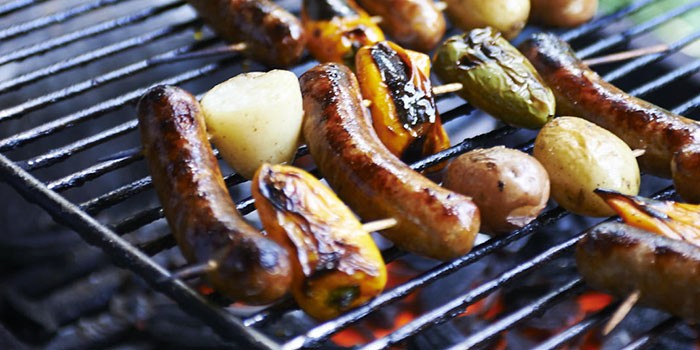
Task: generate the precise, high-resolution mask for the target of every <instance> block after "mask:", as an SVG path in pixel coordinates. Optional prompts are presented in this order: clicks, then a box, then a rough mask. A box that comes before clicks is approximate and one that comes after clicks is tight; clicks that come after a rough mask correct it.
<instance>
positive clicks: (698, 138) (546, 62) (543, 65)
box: [520, 34, 700, 202]
mask: <svg viewBox="0 0 700 350" xmlns="http://www.w3.org/2000/svg"><path fill="white" fill-rule="evenodd" d="M520 49H521V51H522V52H523V53H524V54H525V56H526V57H527V58H528V59H529V60H530V61H531V62H532V63H533V65H534V66H535V68H536V69H537V70H538V71H539V73H540V75H541V76H542V78H543V79H544V80H545V82H546V83H547V84H548V85H549V87H551V88H552V90H553V91H554V95H555V97H556V100H557V113H558V114H560V115H573V116H577V117H582V118H585V119H587V120H589V121H591V122H593V123H596V124H598V125H600V126H601V127H603V128H605V129H608V130H609V131H611V132H612V133H614V134H615V135H617V136H618V137H619V138H621V139H622V140H623V141H625V143H627V144H628V145H629V146H630V148H632V149H644V150H645V151H646V152H645V153H644V155H643V156H641V157H640V158H639V164H640V166H641V168H642V170H643V171H646V172H648V173H650V174H652V175H657V176H663V177H670V176H672V177H673V180H674V183H675V185H676V190H677V191H678V193H679V194H680V195H681V196H682V197H683V198H684V199H685V200H687V201H694V202H698V201H700V186H697V183H698V182H699V181H700V161H699V160H698V159H699V158H700V147H698V146H697V145H700V123H698V122H697V121H694V120H692V119H688V118H685V117H682V116H679V115H677V114H674V113H672V112H670V111H667V110H665V109H663V108H660V107H657V106H655V105H653V104H651V103H649V102H646V101H644V100H641V99H638V98H636V97H633V96H630V95H628V94H626V93H625V92H623V91H622V90H620V89H618V88H616V87H615V86H613V85H611V84H609V83H607V82H605V81H603V80H602V78H601V77H600V76H599V75H598V74H596V73H595V72H593V71H592V70H590V69H589V68H588V67H587V66H586V65H585V64H583V63H582V62H581V60H579V59H578V58H577V57H576V55H575V54H574V52H573V51H572V50H571V47H569V45H568V44H567V43H566V42H564V41H562V40H560V39H558V38H557V37H556V36H554V35H552V34H536V35H535V36H533V38H531V39H530V40H528V41H526V42H525V43H523V45H522V46H521V47H520ZM674 158H675V159H674ZM693 159H694V161H693ZM672 161H673V162H674V163H675V164H676V168H677V169H676V171H673V169H672V168H673V167H672V166H671V163H672Z"/></svg>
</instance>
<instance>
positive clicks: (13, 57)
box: [0, 2, 182, 65]
mask: <svg viewBox="0 0 700 350" xmlns="http://www.w3.org/2000/svg"><path fill="white" fill-rule="evenodd" d="M181 4H182V3H181V2H180V3H173V4H166V5H163V6H159V7H153V8H148V9H145V10H141V11H138V12H136V13H134V14H131V15H127V16H124V17H119V18H116V19H113V20H109V21H105V22H102V23H98V24H95V25H92V26H89V27H85V28H82V29H80V30H77V31H74V32H71V33H68V34H64V35H61V36H58V37H56V38H52V39H49V40H46V41H43V42H40V43H37V44H33V45H29V46H25V47H23V48H20V49H17V50H13V51H12V52H9V53H6V54H4V55H3V56H0V65H2V64H5V63H9V62H13V61H19V60H23V59H25V58H28V57H31V56H34V55H38V54H41V53H44V52H48V51H50V50H53V49H55V48H58V47H61V46H63V45H67V44H69V43H72V42H76V41H79V40H84V39H87V38H89V37H91V36H94V35H97V34H100V33H105V32H108V31H110V30H113V29H117V28H121V27H124V26H126V25H130V24H135V23H138V22H141V21H143V20H145V19H148V18H151V17H153V16H155V15H157V14H160V13H163V12H165V11H166V10H168V9H170V8H171V7H172V8H174V7H176V6H177V5H181Z"/></svg>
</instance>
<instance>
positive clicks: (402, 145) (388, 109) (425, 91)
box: [355, 41, 450, 170]
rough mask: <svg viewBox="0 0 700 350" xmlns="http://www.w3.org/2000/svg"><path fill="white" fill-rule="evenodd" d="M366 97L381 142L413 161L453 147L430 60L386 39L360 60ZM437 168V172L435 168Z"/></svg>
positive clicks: (359, 71) (360, 78) (366, 49)
mask: <svg viewBox="0 0 700 350" xmlns="http://www.w3.org/2000/svg"><path fill="white" fill-rule="evenodd" d="M355 66H356V69H357V79H358V81H359V83H360V90H361V91H362V96H363V97H364V98H365V99H366V100H369V101H370V102H371V104H370V109H371V112H372V124H373V126H374V130H375V131H376V132H377V135H378V136H379V139H380V140H382V143H384V145H385V146H386V147H387V148H388V149H389V150H390V151H391V152H392V153H393V154H394V155H396V156H397V157H399V158H401V159H402V160H403V161H405V162H407V163H410V162H413V161H416V160H418V159H420V158H423V157H426V156H429V155H431V154H434V153H437V152H439V151H442V150H444V149H446V148H448V147H450V140H449V137H448V136H447V133H446V132H445V130H444V128H443V127H442V123H441V122H440V115H439V114H438V111H437V107H436V106H435V99H434V97H433V92H432V87H431V84H430V58H429V57H428V56H427V55H425V54H423V53H420V52H415V51H411V50H404V49H403V48H402V47H400V46H399V45H397V44H395V43H392V42H389V41H382V42H379V43H376V44H374V45H371V46H365V47H363V48H362V49H360V50H359V51H358V52H357V57H356V58H355ZM432 170H437V169H432Z"/></svg>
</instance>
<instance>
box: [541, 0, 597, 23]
mask: <svg viewBox="0 0 700 350" xmlns="http://www.w3.org/2000/svg"><path fill="white" fill-rule="evenodd" d="M531 2H532V4H531V9H530V19H531V20H532V21H533V22H536V23H540V24H544V25H548V26H553V27H576V26H579V25H581V24H583V23H585V22H588V21H590V20H591V18H593V16H595V14H596V12H597V11H598V0H531Z"/></svg>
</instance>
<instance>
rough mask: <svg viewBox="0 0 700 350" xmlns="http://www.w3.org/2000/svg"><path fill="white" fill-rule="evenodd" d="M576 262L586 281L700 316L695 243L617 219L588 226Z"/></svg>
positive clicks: (676, 311) (666, 308)
mask: <svg viewBox="0 0 700 350" xmlns="http://www.w3.org/2000/svg"><path fill="white" fill-rule="evenodd" d="M576 264H577V266H578V269H579V271H580V272H581V274H582V275H583V277H584V279H585V280H586V282H587V283H589V284H590V285H591V286H593V287H595V288H598V289H602V290H605V291H607V292H610V293H612V294H614V295H616V296H618V297H621V298H624V297H626V296H628V295H629V294H630V293H632V292H633V291H635V290H639V291H640V299H639V303H640V304H642V305H646V306H649V307H653V308H657V309H661V310H664V311H667V312H669V313H671V314H673V315H676V316H679V317H682V318H684V319H686V320H688V321H690V322H698V321H700V248H699V247H697V246H695V245H693V244H690V243H688V242H685V241H681V240H676V239H671V238H667V237H664V236H660V235H656V234H653V233H650V232H648V231H645V230H642V229H638V228H634V227H632V226H628V225H625V224H622V223H618V222H607V223H603V224H600V225H598V226H595V227H594V228H592V229H591V230H589V231H588V232H587V233H586V235H585V236H584V238H583V239H582V240H581V241H580V242H579V243H577V245H576Z"/></svg>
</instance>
